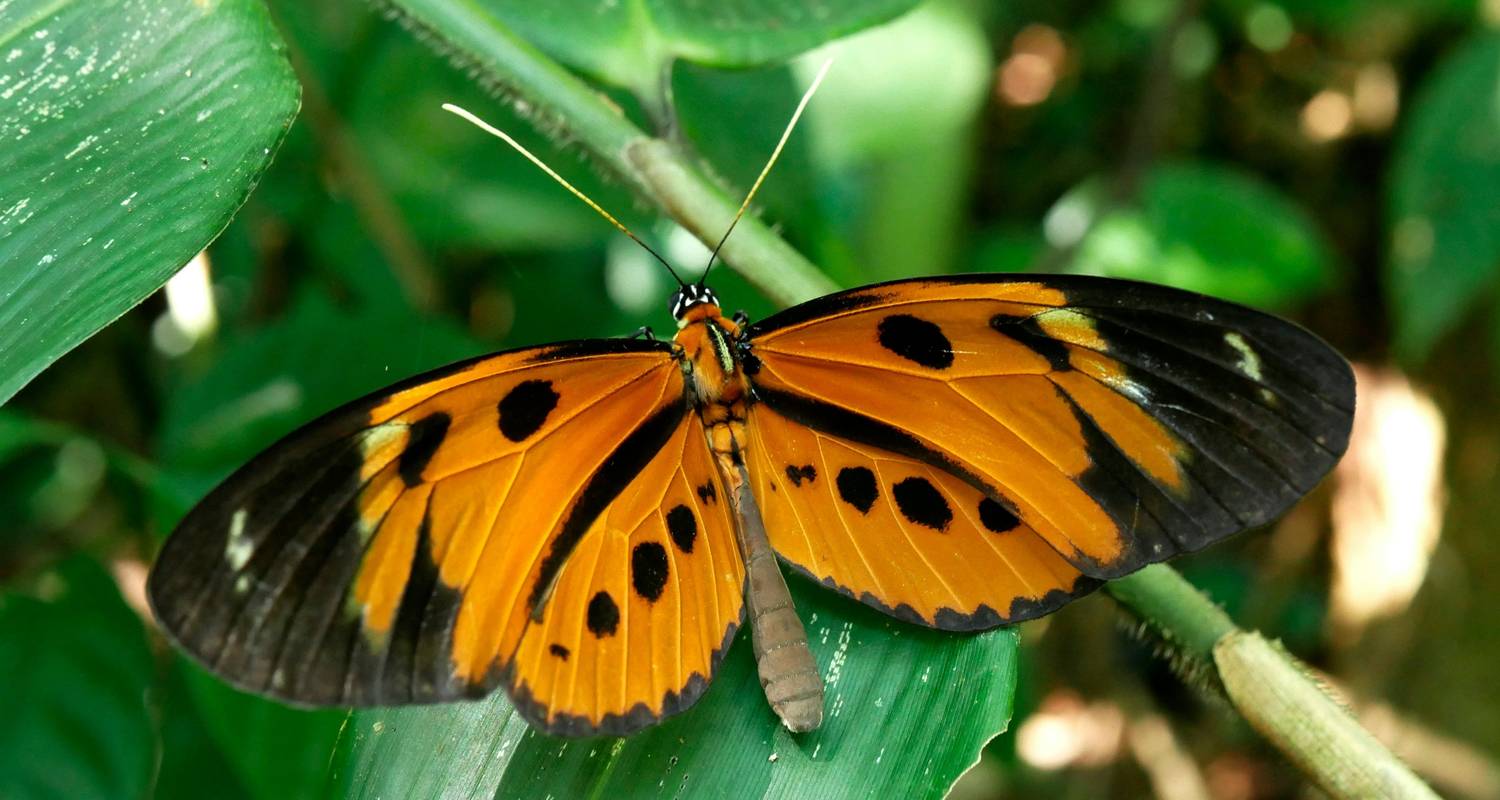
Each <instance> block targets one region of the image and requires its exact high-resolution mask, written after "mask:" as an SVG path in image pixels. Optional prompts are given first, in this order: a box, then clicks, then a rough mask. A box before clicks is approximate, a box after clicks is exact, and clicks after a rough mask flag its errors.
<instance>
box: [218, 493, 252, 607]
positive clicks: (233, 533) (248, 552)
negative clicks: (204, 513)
mask: <svg viewBox="0 0 1500 800" xmlns="http://www.w3.org/2000/svg"><path fill="white" fill-rule="evenodd" d="M248 516H249V514H247V513H246V511H245V509H243V508H241V509H236V510H235V512H234V515H233V516H231V517H230V518H229V540H228V541H227V542H225V543H224V560H225V561H228V562H229V568H230V569H232V570H234V571H235V572H239V571H240V570H241V569H244V567H245V565H246V564H248V563H249V562H250V556H252V555H254V554H255V543H254V542H252V541H250V539H249V538H248V537H246V536H245V519H246V518H247V517H248ZM235 588H236V589H238V588H239V587H238V585H236V587H235Z"/></svg>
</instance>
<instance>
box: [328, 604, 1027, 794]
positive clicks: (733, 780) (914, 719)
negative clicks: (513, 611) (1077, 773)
mask: <svg viewBox="0 0 1500 800" xmlns="http://www.w3.org/2000/svg"><path fill="white" fill-rule="evenodd" d="M793 592H794V594H795V595H796V597H797V604H798V608H799V609H800V611H801V613H802V616H803V619H804V622H805V623H806V624H807V628H808V634H809V636H810V638H811V639H812V647H813V652H814V654H815V655H816V656H817V659H818V665H819V669H820V671H821V672H822V674H823V675H824V678H825V680H826V684H827V688H828V696H827V702H826V706H825V709H826V710H825V717H824V721H823V727H822V728H821V729H819V730H818V731H816V732H814V733H811V734H807V735H803V736H796V737H794V736H792V735H791V734H789V733H787V731H786V730H785V729H784V728H782V727H781V724H780V723H779V722H778V721H777V719H776V717H775V715H774V714H773V713H772V712H771V710H770V708H769V707H768V706H767V705H766V701H765V697H764V695H763V694H762V692H761V688H760V683H759V680H758V678H757V677H756V673H755V663H754V658H753V656H752V655H751V653H750V646H749V642H748V641H737V642H736V643H735V644H734V646H733V647H732V648H731V650H730V652H729V654H728V655H727V657H726V658H725V660H724V663H723V665H722V666H721V667H720V670H719V674H718V676H717V677H715V678H714V682H713V684H712V686H711V688H710V689H709V691H708V693H707V694H706V695H705V696H704V698H703V699H702V701H700V702H699V703H698V705H697V706H695V707H694V708H692V709H691V710H689V711H687V712H686V713H684V714H682V715H681V716H678V717H675V718H673V719H671V720H668V721H667V722H666V723H664V724H662V725H661V726H658V727H656V728H652V729H649V730H647V731H645V732H642V733H640V734H637V735H636V736H633V737H629V738H625V739H610V738H599V739H585V740H581V741H570V740H565V739H556V738H552V737H548V736H545V735H542V734H538V733H535V732H533V731H531V730H530V729H529V728H528V727H527V726H526V723H525V722H523V721H522V720H521V719H520V717H519V716H517V715H516V714H515V712H514V711H513V710H512V708H511V705H510V703H509V702H508V700H507V699H506V698H505V696H504V692H503V691H497V693H496V695H495V696H493V697H491V698H489V699H488V700H485V701H482V702H479V703H467V704H456V705H451V706H446V707H438V708H424V709H416V708H412V709H395V710H389V709H382V710H371V711H363V712H358V713H356V714H355V716H354V718H353V720H352V721H351V723H350V725H349V726H348V729H347V734H346V736H347V737H348V738H349V741H347V742H345V743H344V746H345V747H347V748H348V749H349V751H350V755H351V760H350V762H349V763H348V764H347V765H346V767H345V770H347V774H342V773H341V774H338V775H335V776H334V781H335V783H338V784H341V785H343V786H347V787H348V790H349V791H348V796H350V797H356V798H375V797H436V796H443V797H497V798H511V797H542V796H552V797H585V796H587V797H648V796H672V797H817V798H838V797H942V796H943V795H944V794H945V793H946V792H947V790H948V788H949V787H950V786H951V785H952V784H953V782H954V781H955V780H957V778H958V776H959V775H960V774H962V773H963V772H964V771H965V770H966V769H968V768H969V767H970V766H971V765H973V764H974V763H975V762H976V761H978V759H979V752H980V749H981V748H982V747H983V746H984V744H985V743H986V742H988V741H989V740H990V739H991V738H993V737H994V736H996V735H997V734H999V733H1000V732H1001V731H1003V730H1005V727H1006V725H1007V724H1008V722H1009V719H1010V713H1011V699H1012V696H1013V695H1014V692H1015V680H1016V641H1017V637H1016V633H1015V630H1014V629H1011V628H1006V629H1001V630H997V631H992V632H989V633H985V634H979V635H956V634H947V633H942V632H938V631H932V630H928V629H925V628H917V627H914V626H911V625H907V624H904V623H900V622H896V621H893V620H891V619H889V618H887V617H885V616H883V615H881V614H878V613H876V612H874V611H872V610H870V609H868V608H865V607H864V606H860V605H857V604H855V603H853V602H852V601H849V600H846V599H844V598H841V597H838V596H836V595H834V594H832V593H831V592H828V591H827V590H825V589H823V588H822V587H818V586H815V585H813V584H811V583H809V582H806V581H802V580H797V581H795V582H794V585H793ZM740 638H741V639H742V640H743V639H745V638H747V637H745V636H741V637H740Z"/></svg>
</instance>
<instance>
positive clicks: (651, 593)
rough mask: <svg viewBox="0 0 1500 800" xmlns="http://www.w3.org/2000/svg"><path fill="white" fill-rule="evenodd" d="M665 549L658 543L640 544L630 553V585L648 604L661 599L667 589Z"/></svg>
mask: <svg viewBox="0 0 1500 800" xmlns="http://www.w3.org/2000/svg"><path fill="white" fill-rule="evenodd" d="M667 573H668V569H667V548H665V547H662V546H661V543H660V542H641V543H640V544H638V545H636V546H635V547H634V548H632V549H631V551H630V584H631V585H632V586H634V587H635V593H636V594H638V595H640V596H641V597H643V598H645V599H646V600H647V601H648V602H652V603H654V602H656V601H657V600H660V599H661V593H662V592H663V591H664V590H665V589H666V588H667Z"/></svg>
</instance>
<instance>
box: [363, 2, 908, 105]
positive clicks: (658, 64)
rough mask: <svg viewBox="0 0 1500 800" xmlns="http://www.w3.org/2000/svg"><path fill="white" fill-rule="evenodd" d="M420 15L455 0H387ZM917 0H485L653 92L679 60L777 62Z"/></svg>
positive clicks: (523, 31) (557, 51) (523, 27)
mask: <svg viewBox="0 0 1500 800" xmlns="http://www.w3.org/2000/svg"><path fill="white" fill-rule="evenodd" d="M388 1H389V2H394V3H395V4H396V5H399V6H401V7H402V8H405V9H407V10H409V11H410V12H411V13H413V14H414V15H416V16H417V17H418V18H423V19H430V18H432V17H434V16H436V17H439V18H441V17H443V16H446V14H445V13H444V12H443V10H442V7H443V6H448V5H452V4H453V3H454V2H455V0H388ZM917 4H918V0H811V2H809V0H762V2H758V3H703V2H695V1H694V0H622V2H615V3H601V2H598V0H554V1H553V2H546V3H505V2H498V0H489V1H488V2H484V3H483V5H484V6H485V7H486V8H485V10H486V11H488V12H489V13H490V14H493V15H494V16H495V17H496V18H497V19H499V20H500V21H501V22H502V23H503V24H505V25H506V26H507V27H510V28H512V29H513V30H515V32H516V33H518V34H520V35H521V36H522V37H524V38H525V39H527V40H528V41H530V42H532V43H534V44H536V45H537V46H538V47H540V48H541V49H542V50H544V51H546V52H547V53H548V54H549V55H551V56H552V57H553V58H556V59H558V60H559V61H562V62H564V63H566V64H568V65H569V66H572V67H574V68H576V69H579V70H581V71H583V72H585V73H588V74H589V75H591V76H592V77H594V78H596V79H598V80H601V81H605V82H608V83H612V84H614V85H616V86H621V87H627V88H630V89H633V90H635V91H637V92H638V93H643V94H644V95H646V96H654V95H655V94H656V92H657V91H658V88H659V84H660V81H661V79H662V69H663V68H664V66H665V65H666V64H668V63H670V61H671V60H672V59H674V58H683V59H687V60H689V61H695V62H698V63H701V64H710V65H714V66H721V67H751V66H759V65H763V64H770V63H774V62H777V61H782V60H785V59H787V58H790V57H792V56H794V55H796V54H797V53H800V52H802V51H804V50H810V49H812V48H814V47H817V46H818V45H821V44H823V43H824V42H826V41H829V40H830V39H836V38H838V37H840V36H844V35H846V34H849V33H853V32H854V31H857V30H861V29H863V28H867V27H870V26H872V25H877V24H879V23H882V22H886V21H887V20H890V19H893V18H895V17H896V16H898V15H900V14H902V13H905V12H906V11H909V10H911V9H912V8H915V7H916V6H917Z"/></svg>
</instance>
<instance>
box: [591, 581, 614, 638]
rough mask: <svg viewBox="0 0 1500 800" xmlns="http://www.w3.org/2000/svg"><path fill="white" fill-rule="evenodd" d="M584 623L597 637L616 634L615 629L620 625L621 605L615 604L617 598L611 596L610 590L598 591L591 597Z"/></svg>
mask: <svg viewBox="0 0 1500 800" xmlns="http://www.w3.org/2000/svg"><path fill="white" fill-rule="evenodd" d="M584 624H585V625H587V626H588V629H589V633H592V634H594V637H595V638H597V639H603V638H604V637H606V636H614V635H615V630H616V629H618V628H619V627H620V607H619V606H617V605H615V599H614V598H613V597H610V596H609V592H604V591H600V592H596V593H595V594H594V596H593V597H592V598H590V599H589V607H588V611H587V614H586V616H585V619H584Z"/></svg>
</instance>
